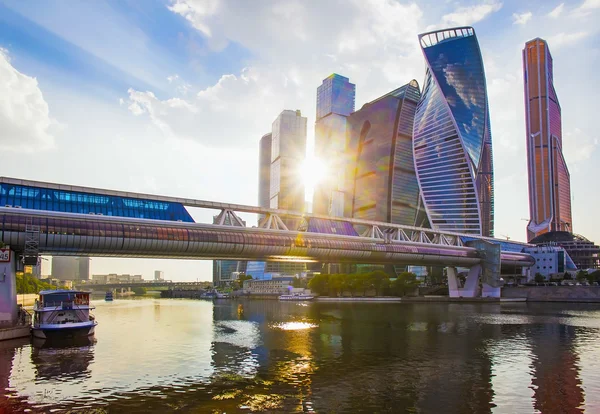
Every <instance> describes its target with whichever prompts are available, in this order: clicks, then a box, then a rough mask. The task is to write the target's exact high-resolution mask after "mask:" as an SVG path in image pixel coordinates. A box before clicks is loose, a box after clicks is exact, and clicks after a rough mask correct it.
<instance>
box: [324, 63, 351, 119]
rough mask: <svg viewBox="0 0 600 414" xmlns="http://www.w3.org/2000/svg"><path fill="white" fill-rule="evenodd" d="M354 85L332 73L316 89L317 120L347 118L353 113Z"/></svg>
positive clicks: (343, 77)
mask: <svg viewBox="0 0 600 414" xmlns="http://www.w3.org/2000/svg"><path fill="white" fill-rule="evenodd" d="M355 94H356V85H354V84H353V83H350V80H349V79H348V78H346V77H345V76H341V75H338V74H337V73H334V74H332V75H330V76H328V77H327V78H325V79H323V83H322V84H321V86H319V87H318V88H317V120H319V119H321V118H323V117H325V116H327V115H329V114H338V115H344V116H348V115H350V114H351V113H352V112H354V99H355Z"/></svg>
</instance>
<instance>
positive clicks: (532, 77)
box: [523, 39, 573, 240]
mask: <svg viewBox="0 0 600 414" xmlns="http://www.w3.org/2000/svg"><path fill="white" fill-rule="evenodd" d="M523 77H524V81H525V82H524V85H525V123H526V129H527V135H526V139H527V170H528V173H529V214H530V220H529V224H528V225H527V240H531V239H533V238H535V237H537V236H540V235H542V234H544V233H546V232H552V231H566V232H571V231H573V230H572V217H571V178H570V175H569V169H568V168H567V163H566V162H565V159H564V157H563V153H562V121H561V110H560V103H559V102H558V97H557V96H556V90H555V89H554V76H553V67H552V56H551V55H550V50H549V49H548V44H547V43H546V41H544V40H542V39H533V40H530V41H529V42H527V43H526V44H525V49H523Z"/></svg>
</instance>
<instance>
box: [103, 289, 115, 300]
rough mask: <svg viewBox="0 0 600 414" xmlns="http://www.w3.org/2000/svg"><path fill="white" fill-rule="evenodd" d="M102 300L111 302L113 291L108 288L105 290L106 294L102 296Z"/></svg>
mask: <svg viewBox="0 0 600 414" xmlns="http://www.w3.org/2000/svg"><path fill="white" fill-rule="evenodd" d="M104 300H105V301H107V302H112V301H113V293H112V290H109V291H107V292H106V295H105V296H104Z"/></svg>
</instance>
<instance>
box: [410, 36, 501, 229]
mask: <svg viewBox="0 0 600 414" xmlns="http://www.w3.org/2000/svg"><path fill="white" fill-rule="evenodd" d="M419 41H420V44H421V48H422V50H423V55H424V56H425V61H426V63H427V72H426V75H425V83H424V88H423V93H422V98H421V101H420V102H419V105H418V107H417V112H416V115H415V123H414V131H413V152H414V160H415V167H416V172H417V179H418V181H419V185H420V187H421V192H422V196H423V202H424V204H425V208H426V210H427V215H428V216H429V221H430V223H431V226H432V227H433V228H437V229H440V230H446V231H456V232H461V233H470V234H478V235H482V236H493V233H494V178H493V168H492V137H491V133H490V116H489V109H488V100H487V93H486V85H485V74H484V70H483V61H482V58H481V52H480V50H479V44H478V43H477V38H476V37H475V31H474V30H473V28H472V27H460V28H454V29H446V30H441V31H436V32H430V33H425V34H422V35H419Z"/></svg>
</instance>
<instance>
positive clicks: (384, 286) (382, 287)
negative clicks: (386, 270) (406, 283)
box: [378, 278, 391, 296]
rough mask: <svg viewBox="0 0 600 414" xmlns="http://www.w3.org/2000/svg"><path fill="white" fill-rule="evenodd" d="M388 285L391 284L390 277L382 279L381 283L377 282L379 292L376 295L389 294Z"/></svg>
mask: <svg viewBox="0 0 600 414" xmlns="http://www.w3.org/2000/svg"><path fill="white" fill-rule="evenodd" d="M390 286H391V282H390V279H389V278H387V279H383V280H382V281H381V283H380V284H379V292H378V295H379V296H387V295H389V294H390Z"/></svg>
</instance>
